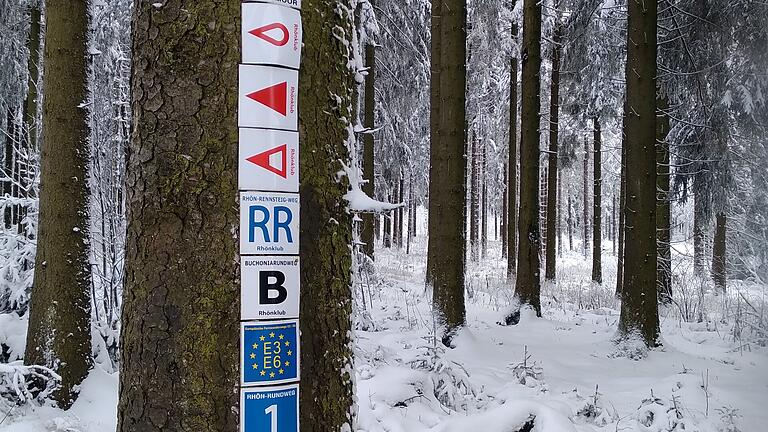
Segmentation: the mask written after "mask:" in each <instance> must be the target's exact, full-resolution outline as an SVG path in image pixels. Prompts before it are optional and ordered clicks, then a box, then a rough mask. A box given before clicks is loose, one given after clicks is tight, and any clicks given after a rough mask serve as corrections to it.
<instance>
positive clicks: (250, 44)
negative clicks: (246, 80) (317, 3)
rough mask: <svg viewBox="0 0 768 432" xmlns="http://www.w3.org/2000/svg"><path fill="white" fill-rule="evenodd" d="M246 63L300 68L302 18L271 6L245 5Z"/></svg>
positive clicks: (287, 9) (244, 41) (244, 47)
mask: <svg viewBox="0 0 768 432" xmlns="http://www.w3.org/2000/svg"><path fill="white" fill-rule="evenodd" d="M242 8H243V9H242V17H243V19H242V42H243V63H248V64H271V65H278V66H286V67H290V68H294V69H298V68H299V63H300V61H301V37H302V35H301V33H302V28H301V14H300V13H299V11H298V10H296V9H290V8H286V7H281V6H275V5H271V4H259V3H243V5H242Z"/></svg>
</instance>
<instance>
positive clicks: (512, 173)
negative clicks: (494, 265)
mask: <svg viewBox="0 0 768 432" xmlns="http://www.w3.org/2000/svg"><path fill="white" fill-rule="evenodd" d="M512 35H513V37H517V27H516V26H515V25H514V24H513V25H512ZM509 73H510V79H509V81H510V83H509V164H508V165H507V166H508V167H509V175H508V176H507V198H508V200H509V207H508V216H507V226H508V228H507V233H508V234H507V236H508V237H507V279H508V280H512V278H513V277H514V276H515V275H516V274H517V227H518V221H517V172H518V170H517V57H514V56H513V57H512V60H511V66H510V72H509Z"/></svg>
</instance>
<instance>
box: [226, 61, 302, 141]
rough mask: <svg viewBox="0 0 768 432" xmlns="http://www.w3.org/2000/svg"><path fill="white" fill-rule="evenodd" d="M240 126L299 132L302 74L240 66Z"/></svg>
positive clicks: (270, 68)
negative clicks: (300, 81)
mask: <svg viewBox="0 0 768 432" xmlns="http://www.w3.org/2000/svg"><path fill="white" fill-rule="evenodd" d="M239 92H240V93H239V102H238V113H237V114H238V125H239V126H240V127H252V128H268V129H285V130H293V131H295V130H298V129H297V128H298V118H299V116H298V105H297V103H298V101H297V99H298V97H299V71H297V70H293V69H285V68H279V67H272V66H254V65H240V83H239Z"/></svg>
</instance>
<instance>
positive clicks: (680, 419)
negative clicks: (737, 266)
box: [0, 237, 768, 432]
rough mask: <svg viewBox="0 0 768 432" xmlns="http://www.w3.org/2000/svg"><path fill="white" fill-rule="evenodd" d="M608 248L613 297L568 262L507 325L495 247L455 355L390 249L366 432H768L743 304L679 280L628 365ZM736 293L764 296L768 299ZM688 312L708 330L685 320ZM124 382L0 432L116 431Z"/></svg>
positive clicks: (366, 377) (98, 373)
mask: <svg viewBox="0 0 768 432" xmlns="http://www.w3.org/2000/svg"><path fill="white" fill-rule="evenodd" d="M604 248H605V251H606V253H605V254H604V270H605V272H604V280H605V281H606V282H605V283H604V286H603V287H600V286H597V285H594V284H592V283H591V282H590V275H591V266H590V262H589V261H586V260H585V259H584V258H583V257H582V256H581V254H579V253H577V252H566V253H565V255H564V256H563V257H562V258H561V259H559V261H558V281H557V284H549V285H546V286H545V287H544V295H543V301H544V318H536V317H535V316H532V315H531V314H530V313H528V314H523V317H522V320H521V323H520V324H519V325H516V326H509V327H506V326H501V325H499V324H497V321H498V320H499V319H500V318H501V317H502V316H503V315H504V312H505V310H506V308H507V307H508V304H509V300H510V298H511V294H512V292H511V289H510V288H509V286H508V285H507V284H506V281H505V278H504V274H505V264H504V261H503V260H501V258H500V257H499V252H498V251H499V245H498V243H496V242H491V245H490V246H489V255H490V258H488V259H486V260H483V261H482V262H481V263H479V264H470V268H469V269H468V279H467V282H468V295H467V323H468V325H467V327H466V328H465V329H464V330H463V331H461V333H460V334H459V335H458V336H457V337H456V339H455V344H456V347H455V348H454V349H445V348H443V347H441V346H440V344H439V343H438V344H436V343H435V341H434V338H433V337H432V336H433V333H434V330H433V322H432V319H431V311H430V299H429V296H428V294H427V293H425V291H424V283H423V280H424V261H425V258H424V256H425V250H426V240H425V239H424V238H422V237H419V238H418V239H416V241H415V242H414V243H413V244H412V245H411V254H409V255H406V254H405V252H404V251H403V250H396V249H390V250H386V249H381V248H379V249H378V250H377V258H376V274H375V275H373V276H370V277H369V276H366V275H361V277H359V280H360V283H359V284H358V285H356V286H355V291H356V294H357V296H358V300H359V302H358V303H359V304H360V306H361V308H360V309H362V302H361V301H360V300H362V297H361V294H364V298H365V310H366V312H365V313H364V314H362V316H361V317H359V318H358V319H357V320H356V327H357V330H356V339H355V340H356V355H357V365H356V368H357V379H356V382H357V384H356V385H357V399H358V408H359V418H358V430H359V431H366V432H385V431H386V432H400V431H402V432H421V431H430V432H441V431H444V432H473V431H477V432H514V431H517V430H519V428H520V427H522V426H523V425H524V424H525V423H526V422H528V421H529V420H533V424H535V428H534V429H533V430H534V431H537V432H571V431H578V432H585V431H600V432H603V431H604V432H608V431H612V432H614V431H632V432H634V431H638V432H661V431H678V432H679V431H701V432H735V431H742V432H763V431H768V426H766V425H768V410H767V409H765V408H766V406H768V350H767V349H766V347H765V346H764V345H765V344H764V342H763V343H762V346H761V343H759V342H760V341H757V340H754V339H750V338H748V337H747V336H746V335H747V332H746V331H744V332H739V331H738V328H736V327H734V326H735V318H734V316H733V314H730V313H729V312H728V311H733V310H735V309H734V306H733V304H732V303H728V302H729V301H730V302H732V301H733V299H734V298H735V294H734V293H731V295H729V296H722V295H720V296H714V295H712V293H706V294H704V295H703V296H702V295H699V298H697V294H696V293H699V294H700V291H698V288H697V287H700V286H701V284H699V285H696V284H695V283H694V281H695V280H696V279H695V278H694V277H693V276H690V279H691V280H688V279H686V278H683V277H681V278H679V279H678V280H677V283H678V284H679V285H680V286H682V287H688V288H686V289H687V291H686V290H681V292H680V293H679V297H682V298H683V299H681V300H680V302H679V305H678V306H675V307H672V308H668V309H664V310H662V314H663V317H662V334H663V342H664V346H663V348H661V349H658V350H654V351H652V352H650V353H649V355H648V357H647V358H646V359H643V360H632V359H629V358H627V357H626V356H621V355H617V353H618V351H617V348H616V346H615V345H614V344H613V342H612V338H613V337H614V335H615V330H616V323H617V321H618V309H617V308H618V304H617V302H616V300H615V299H614V298H613V295H612V290H613V286H614V280H615V279H614V278H615V267H616V264H615V258H614V257H613V255H612V254H611V252H610V244H608V246H607V247H605V245H604ZM678 261H679V262H678V263H677V265H680V266H685V265H686V260H685V259H684V258H681V257H680V256H678ZM685 273H690V272H689V271H685ZM732 285H733V287H734V288H733V290H737V289H741V290H743V291H744V292H747V293H748V294H749V295H751V296H752V298H754V297H755V296H764V295H765V287H745V286H743V285H741V284H736V283H734V284H732ZM747 288H749V290H748V289H747ZM686 297H690V299H685V298H686ZM729 299H730V300H729ZM681 311H686V312H685V313H686V314H689V315H690V316H696V315H701V317H702V318H704V319H703V320H702V321H701V322H696V321H697V320H693V322H686V321H685V320H681V319H680V316H681V315H682V313H681ZM117 383H118V379H117V376H116V374H110V373H107V372H104V371H103V370H101V369H100V368H97V369H96V370H94V372H93V373H92V374H91V375H90V377H89V378H88V379H87V380H86V381H85V383H84V384H83V388H82V394H81V397H80V399H79V400H78V401H77V403H76V404H75V405H74V407H73V408H72V409H71V410H70V411H68V412H62V411H60V410H57V409H54V408H49V407H42V408H34V409H32V408H25V409H23V410H22V409H19V410H17V411H14V412H12V413H11V414H10V416H8V417H7V418H5V419H4V418H3V417H4V416H5V413H0V414H2V415H0V431H2V432H43V431H46V432H51V431H61V432H64V431H66V432H75V431H79V432H105V431H112V430H114V428H115V423H116V420H115V419H116V403H117Z"/></svg>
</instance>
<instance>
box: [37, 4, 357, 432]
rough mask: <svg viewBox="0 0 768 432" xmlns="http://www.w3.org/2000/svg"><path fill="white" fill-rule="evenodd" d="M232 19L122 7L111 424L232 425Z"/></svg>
mask: <svg viewBox="0 0 768 432" xmlns="http://www.w3.org/2000/svg"><path fill="white" fill-rule="evenodd" d="M182 8H183V9H184V12H183V13H182V15H181V16H183V17H184V18H183V19H181V18H180V16H179V14H180V13H181V12H180V10H181V9H182ZM310 10H311V9H310ZM239 17H240V4H239V2H232V1H229V2H225V3H221V2H215V1H212V0H198V1H195V2H190V1H184V0H171V1H169V2H167V3H166V4H165V5H164V6H163V7H162V8H159V9H158V8H156V7H154V6H153V5H152V4H151V3H149V2H139V3H137V4H136V6H135V9H134V26H133V29H134V33H133V55H134V63H133V64H134V67H133V76H132V86H133V94H134V96H133V101H132V108H133V115H134V117H133V122H134V130H133V135H132V139H131V143H130V147H129V152H128V154H129V158H128V169H127V172H126V182H127V185H128V191H127V197H126V205H127V207H128V210H127V218H128V236H127V240H126V241H127V246H126V264H125V288H124V289H125V296H124V304H123V317H122V340H121V347H122V362H121V373H120V403H119V407H118V431H120V432H132V431H166V432H174V431H188V430H195V431H209V432H213V431H217V432H233V431H235V430H236V429H237V424H238V416H237V413H236V412H235V411H234V410H233V409H232V407H235V406H237V405H238V393H237V391H236V388H237V385H238V381H239V380H238V363H239V362H238V352H239V342H238V340H239V337H238V335H239V330H240V329H239V317H240V311H239V308H240V296H239V282H238V279H239V269H238V260H237V256H238V241H237V238H236V236H233V235H232V233H233V232H237V227H238V222H239V213H238V208H237V205H236V203H237V202H238V198H237V197H238V195H237V142H238V128H237V122H236V119H237V94H238V90H237V85H238V66H237V64H238V62H239V60H240V56H239V48H238V47H239V46H240V40H239V39H240V18H239ZM201 28H205V31H202V30H200V29H201ZM190 31H194V32H195V35H196V37H189V32H190ZM305 40H314V39H313V38H310V37H306V38H305ZM171 53H175V54H174V55H171ZM324 61H325V62H328V61H327V59H326V60H324ZM329 76H332V75H331V74H327V76H325V77H324V79H323V80H324V82H328V81H329V80H328V77H329ZM163 77H173V80H168V79H163ZM46 100H47V95H46ZM171 102H174V103H171ZM309 103H310V102H308V101H307V100H306V98H305V99H303V100H302V106H307V105H308V104H309ZM324 142H328V141H324ZM304 144H305V145H306V143H304ZM302 151H303V152H302V155H305V154H307V152H308V149H305V148H302ZM182 156H183V157H182ZM326 169H327V167H326ZM308 172H311V168H310V167H307V166H304V165H303V166H302V176H303V182H307V181H308V180H309V179H310V178H311V175H307V173H308ZM303 196H304V195H303ZM302 205H303V208H304V209H307V210H305V211H304V212H302V215H304V214H306V212H309V211H312V210H309V209H308V206H306V205H305V204H303V203H302ZM314 214H315V217H316V218H317V219H318V220H319V219H321V218H320V214H319V212H318V211H317V210H315V212H314ZM340 222H341V225H343V221H340ZM304 239H306V237H304V238H303V239H302V240H304ZM305 244H307V242H306V241H304V242H303V243H302V245H305ZM345 251H346V249H345ZM310 256H312V255H310ZM302 264H304V265H306V266H307V267H309V268H312V267H313V266H311V265H307V264H308V263H306V262H302ZM305 276H306V274H305ZM324 286H325V285H324V284H323V283H321V281H319V280H315V281H314V282H313V284H307V285H303V287H304V288H305V289H304V290H302V296H305V297H303V298H302V300H305V299H306V298H307V297H309V298H310V299H311V298H312V291H311V288H313V287H324ZM307 288H309V289H307ZM311 316H315V317H319V316H325V312H324V311H323V312H322V313H321V311H320V310H317V309H316V310H315V311H314V312H313V315H311ZM304 322H306V320H305V321H304ZM339 333H340V334H341V335H345V334H346V333H345V332H344V331H340V332H339ZM315 334H316V333H315V332H313V331H310V329H305V330H304V335H309V336H311V337H313V336H315ZM307 339H308V338H302V342H303V346H302V354H306V353H307V351H312V344H311V342H308V341H307ZM339 339H341V337H339ZM329 358H330V356H329ZM302 375H303V376H311V375H310V374H306V375H305V374H302ZM329 387H330V386H329ZM304 388H306V389H307V392H311V390H310V389H309V386H305V387H303V388H302V395H305V394H306V393H305V392H304Z"/></svg>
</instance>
